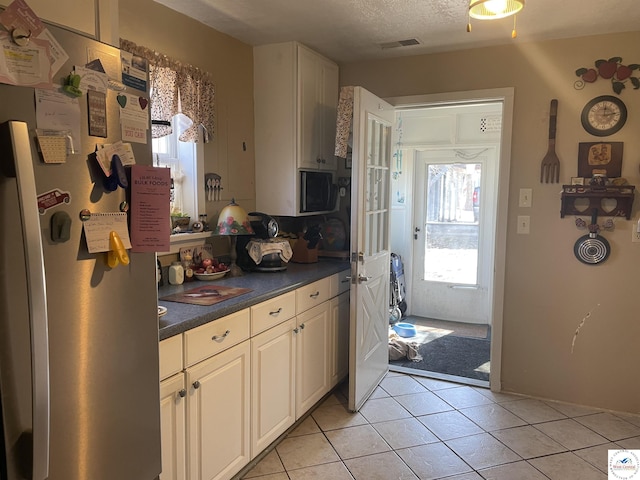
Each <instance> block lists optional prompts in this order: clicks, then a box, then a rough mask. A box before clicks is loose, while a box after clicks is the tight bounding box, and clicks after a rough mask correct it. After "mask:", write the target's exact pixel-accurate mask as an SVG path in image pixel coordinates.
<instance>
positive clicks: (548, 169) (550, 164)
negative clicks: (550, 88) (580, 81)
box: [540, 98, 560, 183]
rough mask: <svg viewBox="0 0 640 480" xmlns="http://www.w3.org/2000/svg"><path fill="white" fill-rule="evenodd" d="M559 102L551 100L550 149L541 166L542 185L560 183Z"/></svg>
mask: <svg viewBox="0 0 640 480" xmlns="http://www.w3.org/2000/svg"><path fill="white" fill-rule="evenodd" d="M557 116H558V100H556V99H555V98H554V99H553V100H551V108H550V110H549V149H548V150H547V154H546V155H545V156H544V158H543V159H542V165H541V166H540V183H543V182H544V183H558V182H559V181H560V159H559V158H558V155H556V117H557Z"/></svg>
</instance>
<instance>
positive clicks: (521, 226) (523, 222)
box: [517, 215, 531, 235]
mask: <svg viewBox="0 0 640 480" xmlns="http://www.w3.org/2000/svg"><path fill="white" fill-rule="evenodd" d="M530 219H531V217H529V215H518V229H517V232H518V233H520V234H524V235H528V234H529V221H530Z"/></svg>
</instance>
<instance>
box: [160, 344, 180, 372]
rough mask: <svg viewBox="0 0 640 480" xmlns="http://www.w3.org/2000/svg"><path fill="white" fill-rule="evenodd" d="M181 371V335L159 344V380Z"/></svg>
mask: <svg viewBox="0 0 640 480" xmlns="http://www.w3.org/2000/svg"><path fill="white" fill-rule="evenodd" d="M181 370H182V335H176V336H174V337H169V338H167V339H166V340H162V341H161V342H160V380H164V379H165V378H168V377H170V376H171V375H174V374H176V373H178V372H179V371H181Z"/></svg>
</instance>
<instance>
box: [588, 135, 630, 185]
mask: <svg viewBox="0 0 640 480" xmlns="http://www.w3.org/2000/svg"><path fill="white" fill-rule="evenodd" d="M622 147H623V142H580V143H579V144H578V177H584V178H591V177H593V175H594V174H599V175H606V176H607V177H608V178H615V177H620V176H621V175H622Z"/></svg>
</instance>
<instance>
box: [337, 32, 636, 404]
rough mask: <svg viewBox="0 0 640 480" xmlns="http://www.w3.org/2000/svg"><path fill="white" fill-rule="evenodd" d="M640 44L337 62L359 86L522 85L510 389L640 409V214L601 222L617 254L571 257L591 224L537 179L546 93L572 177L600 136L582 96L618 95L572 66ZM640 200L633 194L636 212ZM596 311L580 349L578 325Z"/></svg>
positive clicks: (508, 299) (628, 131) (629, 140)
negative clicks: (589, 260) (525, 222)
mask: <svg viewBox="0 0 640 480" xmlns="http://www.w3.org/2000/svg"><path fill="white" fill-rule="evenodd" d="M638 44H640V32H633V33H627V34H618V35H610V36H597V37H586V38H580V39H571V40H562V41H548V42H542V43H517V44H515V45H512V46H505V47H494V48H484V49H475V50H467V51H459V52H451V53H444V54H434V55H426V56H416V57H407V58H400V59H395V60H385V61H370V62H362V63H354V64H348V65H341V66H340V76H341V79H340V83H341V84H342V85H361V86H363V87H365V88H367V89H368V90H370V91H371V92H373V93H375V94H376V95H378V96H380V97H394V96H403V95H418V94H427V93H441V92H453V91H465V90H479V89H489V88H498V87H514V88H515V106H514V123H513V141H512V154H511V174H510V175H511V177H510V181H509V186H510V196H509V206H508V207H509V213H508V235H507V252H506V263H507V264H506V285H505V302H504V328H503V334H504V336H503V346H502V352H503V356H502V387H503V389H504V390H507V391H513V392H519V393H525V394H530V395H534V396H539V397H544V398H551V399H557V400H563V401H569V402H575V403H579V404H584V405H592V406H598V407H602V408H608V409H613V410H622V411H628V412H635V413H638V412H640V382H638V381H637V378H638V375H639V373H638V372H639V368H640V288H639V286H638V281H637V279H638V273H639V272H640V244H639V243H635V244H632V243H631V229H632V228H635V224H636V222H635V221H633V220H632V221H627V220H625V219H623V218H617V219H616V220H615V230H614V231H613V232H603V233H604V234H603V236H604V237H605V238H606V239H607V240H608V241H609V243H610V244H611V255H610V257H609V259H608V260H607V261H606V262H605V263H603V264H600V265H597V266H587V265H584V264H582V263H580V262H579V261H578V260H577V259H576V258H575V257H574V254H573V246H574V243H575V242H576V240H577V239H578V238H579V237H580V236H582V235H584V234H585V233H586V232H585V231H584V230H578V229H577V228H576V226H575V223H574V221H575V217H573V216H567V217H565V218H564V219H561V218H560V214H559V212H560V185H559V184H540V183H539V175H540V161H541V159H542V157H543V156H544V154H545V153H546V150H547V138H548V112H549V102H550V100H551V99H552V98H557V99H558V102H559V108H558V128H557V135H558V137H557V153H558V156H559V157H560V159H561V162H562V166H561V175H560V177H561V178H560V181H561V183H569V181H570V177H572V176H577V152H578V142H588V141H597V140H598V139H597V138H595V137H591V136H590V135H588V134H587V133H586V132H585V131H584V130H583V129H582V127H581V124H580V112H581V110H582V107H583V106H584V105H585V103H586V102H587V101H588V100H590V99H592V98H593V97H595V96H598V95H603V94H613V91H612V89H611V84H610V83H609V81H607V80H602V79H601V80H598V81H597V82H596V83H593V84H588V85H587V86H586V87H585V88H584V89H582V90H576V89H575V88H574V81H575V80H576V79H577V77H576V76H575V74H574V72H575V70H576V69H577V68H579V67H582V66H585V67H589V66H592V65H593V62H594V61H595V60H597V59H599V58H610V57H613V56H620V57H622V58H623V60H624V61H625V62H628V63H640V56H639V54H638V48H637V45H638ZM636 75H638V72H637V71H636ZM620 98H622V99H623V100H624V102H625V103H626V105H627V108H628V110H629V118H628V120H627V124H626V126H625V127H624V128H623V129H622V130H621V131H620V132H619V133H618V134H616V135H614V136H612V137H608V138H609V139H610V140H612V141H622V142H624V157H623V172H622V174H623V176H624V177H626V178H627V179H628V180H629V183H631V184H634V185H636V186H638V187H639V188H640V172H639V165H640V91H639V90H633V89H632V87H631V85H629V86H628V88H627V89H626V90H625V91H623V92H622V94H621V95H620ZM520 188H533V197H532V198H533V206H532V208H529V209H524V208H519V207H518V191H519V189H520ZM638 195H640V194H638ZM638 195H636V196H638ZM639 202H640V200H638V199H636V201H635V203H634V210H633V212H634V213H633V216H634V219H635V220H637V219H638V216H640V212H638V204H639ZM518 215H530V216H531V234H530V235H518V234H516V219H517V216H518ZM583 218H585V220H589V218H588V216H585V217H583ZM590 311H592V314H591V316H590V318H588V319H587V320H586V322H585V325H584V326H583V328H582V329H581V331H580V334H579V336H578V338H577V341H576V346H575V350H574V352H573V354H572V353H571V342H572V339H573V335H574V332H575V330H576V328H577V327H578V324H579V323H580V322H581V321H582V319H583V318H584V317H585V316H586V315H587V314H588V313H589V312H590Z"/></svg>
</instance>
